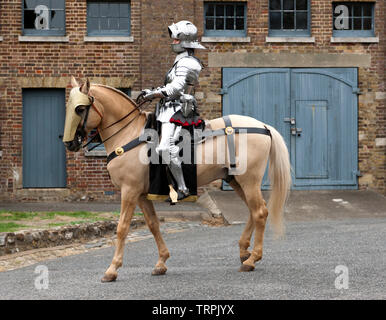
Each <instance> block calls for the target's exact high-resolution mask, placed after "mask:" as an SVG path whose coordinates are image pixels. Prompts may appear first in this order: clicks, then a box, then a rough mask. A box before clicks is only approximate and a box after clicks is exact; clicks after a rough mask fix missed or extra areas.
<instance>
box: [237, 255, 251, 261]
mask: <svg viewBox="0 0 386 320" xmlns="http://www.w3.org/2000/svg"><path fill="white" fill-rule="evenodd" d="M250 256H251V254H250V253H248V254H246V255H245V256H242V257H240V261H241V263H243V262H244V261H246V260H248V258H249V257H250Z"/></svg>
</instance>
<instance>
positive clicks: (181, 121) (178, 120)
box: [170, 110, 205, 127]
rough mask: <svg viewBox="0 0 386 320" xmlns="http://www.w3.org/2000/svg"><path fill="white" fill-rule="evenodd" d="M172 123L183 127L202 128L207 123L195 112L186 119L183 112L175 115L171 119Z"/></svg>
mask: <svg viewBox="0 0 386 320" xmlns="http://www.w3.org/2000/svg"><path fill="white" fill-rule="evenodd" d="M170 122H171V123H174V124H176V125H177V126H182V127H190V126H194V127H201V126H203V125H204V123H205V122H204V121H203V120H202V119H201V118H200V115H199V114H198V113H197V112H194V113H193V114H192V115H191V116H190V117H188V118H186V117H184V115H183V114H182V112H181V110H179V111H177V112H176V113H175V114H173V116H172V117H171V118H170Z"/></svg>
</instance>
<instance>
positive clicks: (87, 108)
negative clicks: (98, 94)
mask: <svg viewBox="0 0 386 320" xmlns="http://www.w3.org/2000/svg"><path fill="white" fill-rule="evenodd" d="M90 98H92V99H91V103H90V104H89V105H88V106H86V110H87V111H86V115H85V118H84V121H83V125H82V129H83V130H84V129H85V127H86V122H87V119H88V114H89V112H90V107H92V108H93V109H94V110H95V111H96V113H97V114H98V115H99V117H100V118H101V119H103V115H102V114H101V112H100V111H99V110H98V108H97V107H96V106H95V105H94V101H95V98H94V97H92V96H90ZM146 102H147V101H144V100H143V101H141V102H140V103H136V104H135V108H134V109H133V110H131V111H130V112H129V113H128V114H126V115H125V116H123V117H122V118H120V119H119V120H117V121H115V122H114V123H112V124H110V125H108V126H107V127H105V128H103V129H100V130H99V129H98V128H97V129H96V132H95V133H94V134H93V135H92V136H91V137H90V139H89V141H88V142H87V143H86V144H84V145H83V146H82V148H86V147H87V146H88V145H89V144H90V143H91V142H92V141H94V139H95V137H96V136H97V135H98V134H100V132H102V131H103V130H106V129H109V128H111V127H112V126H114V125H116V124H118V123H120V122H121V121H123V120H125V119H126V118H127V117H128V116H130V115H131V114H133V113H134V112H135V111H141V110H140V108H141V107H142V106H143V105H144V104H145V103H146ZM140 114H141V112H139V113H138V114H137V115H136V116H135V117H134V118H133V119H131V120H130V121H129V122H128V123H127V124H125V125H124V126H123V127H122V128H121V129H119V130H118V131H117V132H115V133H113V134H112V135H111V136H110V137H108V138H107V139H105V140H103V141H101V142H99V143H98V144H96V145H95V146H93V147H91V148H90V149H88V151H92V150H94V149H95V148H96V147H99V146H100V145H101V144H103V143H105V142H106V141H108V140H109V139H111V138H112V137H114V136H115V135H117V134H118V133H119V132H121V131H122V130H123V129H125V128H127V127H128V126H129V125H130V124H131V123H132V122H133V121H134V120H136V119H137V118H138V117H139V115H140Z"/></svg>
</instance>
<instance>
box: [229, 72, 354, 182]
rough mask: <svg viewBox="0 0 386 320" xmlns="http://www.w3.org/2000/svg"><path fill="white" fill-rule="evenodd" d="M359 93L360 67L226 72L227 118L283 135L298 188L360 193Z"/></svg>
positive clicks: (266, 180) (265, 180) (265, 179)
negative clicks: (245, 117) (233, 116)
mask: <svg viewBox="0 0 386 320" xmlns="http://www.w3.org/2000/svg"><path fill="white" fill-rule="evenodd" d="M357 92H358V90H357V70H356V69H355V68H328V69H326V68H312V69H305V68H297V69H290V68H224V69H223V89H222V94H223V114H224V115H226V114H243V115H248V116H251V117H254V118H256V119H258V120H260V121H263V122H265V123H267V124H269V125H272V126H273V127H275V128H276V129H277V130H278V131H279V132H280V133H281V134H282V136H283V137H284V139H285V142H286V144H287V146H288V149H289V151H290V156H291V165H292V167H293V171H294V175H293V183H294V184H293V187H294V189H329V188H335V189H345V188H357V176H356V174H357V172H358V171H357V162H358V158H357ZM268 187H269V181H268V179H267V175H265V177H264V180H263V188H264V189H267V188H268Z"/></svg>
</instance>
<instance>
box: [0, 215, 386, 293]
mask: <svg viewBox="0 0 386 320" xmlns="http://www.w3.org/2000/svg"><path fill="white" fill-rule="evenodd" d="M242 230H243V225H232V226H229V227H208V226H202V225H201V226H192V227H191V228H188V229H187V230H186V231H183V232H179V233H173V234H166V235H165V240H166V243H167V245H168V248H169V250H170V252H171V258H170V259H169V260H168V262H167V266H168V272H167V274H166V275H164V276H152V275H151V271H152V269H153V266H154V264H155V262H156V260H157V250H156V246H155V243H154V240H153V239H146V240H142V241H139V242H134V243H130V244H128V245H127V246H126V249H125V257H124V265H123V267H122V268H121V269H120V272H119V276H118V279H117V281H115V282H113V283H101V282H100V279H101V278H102V276H103V273H104V271H105V270H106V268H107V267H108V266H109V264H110V262H111V258H112V255H113V250H114V248H113V247H110V248H105V249H100V250H95V251H90V252H87V253H85V254H80V255H74V256H68V257H64V258H59V259H56V260H50V261H45V262H41V263H39V264H38V265H44V266H46V267H47V270H48V279H49V282H48V289H44V286H43V288H42V286H40V289H37V288H36V286H35V284H36V283H43V282H39V281H37V280H36V279H37V277H38V276H39V274H36V273H35V271H36V267H37V266H38V265H33V266H29V267H25V268H21V269H17V270H13V271H8V272H2V273H0V299H385V298H386V278H385V277H386V272H385V271H386V237H385V230H386V219H385V218H383V217H379V218H362V219H344V220H335V219H334V220H317V221H303V222H299V221H292V222H289V223H287V234H286V238H285V239H284V240H281V241H277V240H274V239H273V237H272V233H271V231H270V230H269V229H267V231H266V238H265V244H264V255H263V259H262V260H261V261H260V262H258V263H256V269H255V271H253V272H249V273H241V272H238V269H239V266H240V261H239V253H238V239H239V237H240V235H241V232H242ZM337 267H338V268H337ZM336 268H337V269H336ZM346 275H348V277H346ZM342 286H343V288H342ZM38 287H39V286H38ZM345 287H346V288H345Z"/></svg>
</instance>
